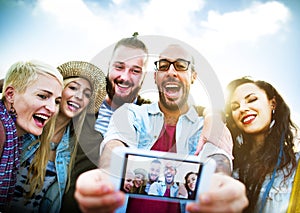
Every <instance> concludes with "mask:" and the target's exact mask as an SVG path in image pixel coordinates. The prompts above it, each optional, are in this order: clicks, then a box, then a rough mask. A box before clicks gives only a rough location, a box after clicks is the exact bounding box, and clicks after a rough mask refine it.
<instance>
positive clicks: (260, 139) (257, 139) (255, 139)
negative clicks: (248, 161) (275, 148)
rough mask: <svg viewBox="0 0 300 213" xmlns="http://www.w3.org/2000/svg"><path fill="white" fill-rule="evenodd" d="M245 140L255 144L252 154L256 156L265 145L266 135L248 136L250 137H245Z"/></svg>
mask: <svg viewBox="0 0 300 213" xmlns="http://www.w3.org/2000/svg"><path fill="white" fill-rule="evenodd" d="M245 139H246V140H247V141H249V142H251V143H253V146H252V150H251V153H253V154H255V153H257V151H258V150H259V149H260V148H261V147H262V146H263V145H264V143H265V139H266V135H265V134H264V133H263V134H256V135H248V136H245Z"/></svg>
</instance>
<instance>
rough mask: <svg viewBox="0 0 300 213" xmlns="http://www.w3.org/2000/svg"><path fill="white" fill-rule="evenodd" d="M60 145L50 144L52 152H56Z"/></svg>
mask: <svg viewBox="0 0 300 213" xmlns="http://www.w3.org/2000/svg"><path fill="white" fill-rule="evenodd" d="M58 144H59V143H54V142H50V150H51V151H55V150H56V149H57V147H58Z"/></svg>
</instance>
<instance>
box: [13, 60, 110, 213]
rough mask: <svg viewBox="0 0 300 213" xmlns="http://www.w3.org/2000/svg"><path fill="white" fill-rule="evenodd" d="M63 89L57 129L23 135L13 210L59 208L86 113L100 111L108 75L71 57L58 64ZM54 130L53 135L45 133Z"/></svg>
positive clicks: (48, 210) (49, 209)
mask: <svg viewBox="0 0 300 213" xmlns="http://www.w3.org/2000/svg"><path fill="white" fill-rule="evenodd" d="M58 70H59V71H60V72H61V74H62V75H63V78H64V85H65V87H64V90H63V92H62V101H61V104H60V110H59V113H58V115H57V118H56V124H55V128H54V129H45V132H43V134H42V135H41V137H40V138H38V139H37V138H35V137H34V136H33V135H27V137H26V138H24V139H25V140H24V144H23V149H24V153H23V157H22V160H21V169H20V172H19V173H18V179H17V189H16V190H15V194H14V199H13V202H12V205H11V212H20V211H29V210H30V211H32V212H59V211H60V208H61V201H62V197H63V194H64V193H65V191H66V190H67V189H68V187H69V184H68V181H69V179H70V174H71V170H72V169H73V163H74V160H75V157H76V150H77V146H78V141H79V136H80V133H81V129H82V126H83V122H84V119H85V116H86V114H87V113H93V114H95V112H97V110H98V108H99V106H100V104H101V102H102V101H103V99H104V97H105V95H106V93H105V85H106V84H105V76H104V74H103V72H102V71H101V70H100V69H99V68H98V67H96V66H94V65H93V64H90V63H88V62H82V61H70V62H67V63H64V64H62V65H60V66H59V67H58ZM47 131H50V132H51V131H53V137H52V138H45V137H44V133H46V132H47Z"/></svg>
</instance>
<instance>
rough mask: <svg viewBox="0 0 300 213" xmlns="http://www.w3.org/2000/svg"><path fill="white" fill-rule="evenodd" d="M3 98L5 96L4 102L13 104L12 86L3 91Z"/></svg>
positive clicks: (13, 89) (13, 93)
mask: <svg viewBox="0 0 300 213" xmlns="http://www.w3.org/2000/svg"><path fill="white" fill-rule="evenodd" d="M4 96H5V100H6V101H7V102H9V103H13V102H14V98H15V88H14V87H12V86H8V87H6V89H5V91H4Z"/></svg>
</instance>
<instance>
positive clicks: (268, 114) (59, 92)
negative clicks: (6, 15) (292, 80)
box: [0, 34, 300, 212]
mask: <svg viewBox="0 0 300 213" xmlns="http://www.w3.org/2000/svg"><path fill="white" fill-rule="evenodd" d="M148 55H149V54H148V49H147V47H146V45H145V44H144V42H143V41H141V40H140V39H139V38H137V35H136V34H135V35H134V36H132V37H129V38H124V39H121V40H120V41H118V42H117V43H116V45H115V47H114V49H113V53H112V56H111V59H110V62H109V68H108V72H107V75H105V74H104V73H103V72H102V70H101V69H100V68H99V67H97V66H95V65H93V64H91V63H89V62H83V61H70V62H66V63H64V64H62V65H60V66H58V67H57V68H54V67H52V66H50V65H48V64H45V63H44V62H40V61H28V62H17V63H15V64H13V65H12V66H11V67H10V68H9V70H8V71H7V73H6V76H5V78H4V81H3V86H2V99H1V102H0V119H1V122H0V156H1V159H0V161H1V162H0V212H71V211H73V212H114V211H117V212H186V211H188V212H296V209H297V208H300V207H299V206H298V203H300V202H299V201H298V202H297V199H298V197H299V196H298V194H299V190H298V192H297V190H296V189H297V188H298V189H299V180H300V177H299V176H300V174H299V173H300V171H299V170H300V169H299V168H297V167H299V166H298V165H299V163H298V162H299V152H298V150H297V149H296V145H297V144H298V143H299V138H298V137H297V129H298V127H297V126H296V125H295V124H294V123H293V122H292V119H291V112H290V109H289V107H288V105H287V103H286V102H285V101H284V99H283V98H282V96H281V95H280V94H279V93H278V92H277V90H276V89H275V88H274V87H273V86H272V85H271V84H269V83H267V82H265V81H261V80H258V81H255V80H252V79H250V78H248V77H242V78H240V79H235V80H233V81H232V82H230V83H229V85H228V87H227V89H228V95H227V97H226V103H225V107H224V113H225V117H226V121H225V122H226V123H223V121H222V120H221V119H220V120H219V121H215V120H216V118H217V119H218V118H220V117H222V116H218V115H217V116H215V115H214V113H212V112H211V111H210V110H209V109H206V108H205V109H204V110H203V107H199V106H193V105H191V104H190V103H189V101H188V97H189V93H190V89H191V86H192V84H193V83H194V82H195V81H196V79H197V70H196V67H195V66H194V60H195V58H194V56H193V55H192V54H191V53H190V52H189V51H188V50H187V49H186V48H185V47H184V46H183V45H181V44H170V45H167V46H166V47H165V48H164V49H163V51H162V52H161V53H160V54H159V57H158V59H157V61H156V62H155V72H154V80H155V84H156V85H157V90H158V94H159V100H158V101H155V102H152V103H151V101H149V100H145V99H143V98H142V97H141V96H140V95H139V92H140V89H141V87H142V84H143V81H144V78H145V73H146V72H145V67H146V65H147V62H148ZM199 78H201V76H199ZM211 122H219V123H221V124H222V125H221V127H222V128H220V132H218V134H217V135H216V133H215V132H214V135H211V134H210V132H211V131H210V128H208V127H207V126H208V125H211ZM122 146H123V147H132V148H138V149H143V150H157V151H164V152H175V153H179V154H187V155H199V161H205V160H206V159H210V158H212V159H214V160H215V161H216V163H217V168H216V172H215V173H214V175H213V177H212V180H211V182H212V184H211V186H210V189H209V191H207V192H205V193H203V194H201V195H200V196H199V197H198V198H196V199H197V201H196V202H192V203H188V204H186V203H184V202H178V203H176V202H165V201H160V200H151V199H143V198H135V197H128V196H126V195H125V193H124V191H123V190H118V189H115V188H114V186H113V184H112V182H111V181H110V179H109V177H108V176H107V172H106V170H107V169H108V168H109V164H110V161H111V155H112V151H113V149H114V148H116V147H122ZM169 170H171V169H170V168H169ZM175 171H176V170H175ZM165 179H166V180H167V178H165ZM297 180H298V181H297ZM148 181H149V182H148V183H146V184H144V185H143V186H144V189H143V190H147V191H148V193H149V192H150V191H151V190H152V189H153V187H152V186H155V185H156V188H157V189H158V188H159V190H160V191H161V193H163V196H171V192H172V187H173V188H174V187H175V184H176V183H175V182H174V181H171V182H168V183H167V184H161V182H159V181H158V180H157V179H156V178H155V175H154V176H153V177H151V172H150V171H149V177H148ZM186 182H188V181H187V180H186ZM154 183H157V184H160V185H157V184H154ZM124 185H125V184H124ZM159 186H160V187H159ZM162 186H163V187H162ZM133 187H134V186H131V187H129V188H130V189H129V188H128V189H129V190H131V189H132V188H133ZM151 188H152V189H151ZM175 188H176V187H175ZM179 188H180V187H177V189H178V190H179ZM186 189H187V188H186ZM153 191H154V189H153ZM297 193H298V194H297ZM298 210H299V209H298Z"/></svg>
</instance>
